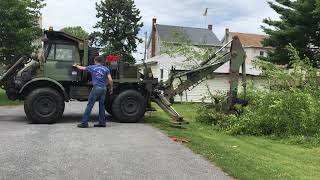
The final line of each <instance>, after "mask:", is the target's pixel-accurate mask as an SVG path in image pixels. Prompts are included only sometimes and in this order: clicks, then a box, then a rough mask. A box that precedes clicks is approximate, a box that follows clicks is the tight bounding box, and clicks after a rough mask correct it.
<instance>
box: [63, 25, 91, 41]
mask: <svg viewBox="0 0 320 180" xmlns="http://www.w3.org/2000/svg"><path fill="white" fill-rule="evenodd" d="M60 31H62V32H65V33H67V34H70V35H72V36H75V37H77V38H79V39H88V38H89V33H88V32H86V31H85V30H84V29H83V28H82V27H81V26H75V27H65V28H63V29H61V30H60Z"/></svg>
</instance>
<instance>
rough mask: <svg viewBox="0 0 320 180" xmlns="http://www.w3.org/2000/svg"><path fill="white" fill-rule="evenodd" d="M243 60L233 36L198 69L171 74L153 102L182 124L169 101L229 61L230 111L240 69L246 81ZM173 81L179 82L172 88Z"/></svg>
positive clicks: (156, 93)
mask: <svg viewBox="0 0 320 180" xmlns="http://www.w3.org/2000/svg"><path fill="white" fill-rule="evenodd" d="M230 44H231V47H230V51H229V52H227V53H225V54H223V55H222V56H221V57H218V58H216V56H217V54H218V53H220V52H222V51H223V49H225V48H227V46H229V45H230ZM214 58H216V59H214ZM245 59H246V53H245V51H244V49H243V48H242V45H241V42H240V40H239V38H238V37H237V36H235V37H234V38H233V40H232V41H230V42H229V43H227V44H226V45H225V46H224V47H222V48H221V49H220V50H218V51H217V52H216V53H215V54H213V55H212V56H211V57H210V58H209V59H207V60H205V61H203V62H202V63H201V64H200V67H198V68H196V69H194V70H190V71H187V72H181V73H174V72H173V73H171V75H170V76H169V79H168V80H167V81H166V82H165V83H164V84H163V85H162V86H161V87H159V88H157V89H156V90H155V91H154V93H153V101H154V102H156V103H157V104H158V105H159V106H160V107H161V108H162V109H163V110H164V111H165V112H167V113H168V114H169V115H170V117H171V118H172V119H173V122H174V123H178V124H182V123H183V122H184V120H183V117H181V116H180V115H179V114H178V113H177V112H176V111H175V110H174V109H173V107H172V106H171V103H170V102H169V100H170V99H171V98H173V97H175V96H176V95H178V94H180V93H182V92H184V91H186V90H190V89H192V88H194V87H196V86H197V85H199V84H200V83H201V82H203V81H204V80H206V79H207V78H208V77H209V75H211V74H212V73H213V72H214V71H215V70H217V69H218V68H219V67H221V66H222V65H224V64H225V63H227V62H228V61H230V92H229V93H228V95H229V98H228V109H231V107H232V106H233V105H234V102H235V99H236V98H237V92H238V79H239V70H240V67H242V69H243V70H242V71H243V72H242V74H243V81H245V79H246V78H245ZM210 62H212V63H210ZM175 80H178V82H179V84H178V85H177V86H176V87H174V86H173V83H174V81H175ZM244 85H245V83H244Z"/></svg>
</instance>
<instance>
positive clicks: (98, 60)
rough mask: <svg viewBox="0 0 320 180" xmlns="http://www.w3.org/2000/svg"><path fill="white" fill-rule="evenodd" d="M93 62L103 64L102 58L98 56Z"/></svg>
mask: <svg viewBox="0 0 320 180" xmlns="http://www.w3.org/2000/svg"><path fill="white" fill-rule="evenodd" d="M94 64H103V60H102V58H101V57H100V56H97V57H95V58H94Z"/></svg>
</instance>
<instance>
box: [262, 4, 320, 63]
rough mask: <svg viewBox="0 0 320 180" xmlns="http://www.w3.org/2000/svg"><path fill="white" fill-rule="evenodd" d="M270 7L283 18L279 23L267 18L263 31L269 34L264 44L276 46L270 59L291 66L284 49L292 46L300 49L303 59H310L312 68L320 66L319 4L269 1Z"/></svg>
mask: <svg viewBox="0 0 320 180" xmlns="http://www.w3.org/2000/svg"><path fill="white" fill-rule="evenodd" d="M269 5H270V7H271V8H272V9H274V10H275V11H276V12H277V13H278V14H279V15H280V20H272V19H270V18H267V19H264V23H265V24H266V25H267V26H262V28H263V30H264V32H265V33H267V34H268V35H270V37H269V38H268V39H266V40H265V41H264V45H265V46H272V47H275V50H274V52H271V53H270V54H269V57H268V58H267V60H269V61H271V62H275V63H278V64H288V63H289V62H290V58H289V55H288V50H287V49H286V48H285V47H286V46H287V45H288V44H289V43H291V44H292V45H293V46H294V47H295V48H297V50H298V51H299V54H300V57H301V58H303V56H307V57H308V58H309V59H310V60H311V63H312V64H313V66H319V65H320V64H319V63H320V62H319V58H320V54H319V47H320V1H319V0H296V1H291V0H275V2H269Z"/></svg>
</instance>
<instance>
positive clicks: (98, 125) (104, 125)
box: [93, 123, 106, 127]
mask: <svg viewBox="0 0 320 180" xmlns="http://www.w3.org/2000/svg"><path fill="white" fill-rule="evenodd" d="M93 127H106V124H100V123H99V124H95V125H93Z"/></svg>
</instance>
